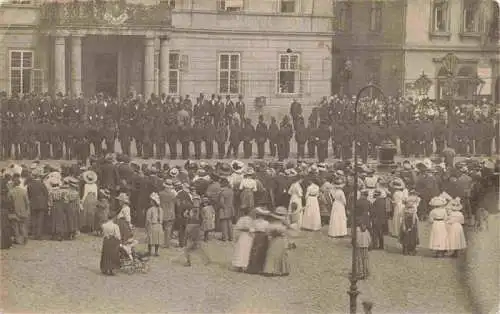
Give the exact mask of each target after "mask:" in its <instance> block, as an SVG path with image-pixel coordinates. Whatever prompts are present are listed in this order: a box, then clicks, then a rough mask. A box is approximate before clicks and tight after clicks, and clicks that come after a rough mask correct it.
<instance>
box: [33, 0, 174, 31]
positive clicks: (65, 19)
mask: <svg viewBox="0 0 500 314" xmlns="http://www.w3.org/2000/svg"><path fill="white" fill-rule="evenodd" d="M40 22H41V26H42V27H47V28H50V27H57V26H79V27H82V28H89V27H92V26H155V27H170V26H171V25H172V23H171V22H172V16H171V10H170V7H169V6H168V4H167V3H166V2H164V1H161V2H160V3H159V4H156V5H149V6H147V5H143V4H132V3H127V2H126V1H125V0H122V1H103V0H91V1H76V0H75V1H73V2H67V3H57V2H52V3H44V4H42V6H41V19H40Z"/></svg>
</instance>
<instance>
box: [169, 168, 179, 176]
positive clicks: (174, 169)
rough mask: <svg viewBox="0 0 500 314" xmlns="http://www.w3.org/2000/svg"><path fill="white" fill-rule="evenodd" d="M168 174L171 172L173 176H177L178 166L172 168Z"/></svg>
mask: <svg viewBox="0 0 500 314" xmlns="http://www.w3.org/2000/svg"><path fill="white" fill-rule="evenodd" d="M168 174H169V175H170V176H171V177H176V176H177V175H178V174H179V169H177V168H172V169H170V171H169V172H168Z"/></svg>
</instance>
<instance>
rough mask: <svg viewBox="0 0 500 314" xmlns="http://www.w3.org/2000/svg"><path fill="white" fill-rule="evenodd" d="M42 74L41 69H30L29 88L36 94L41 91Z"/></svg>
mask: <svg viewBox="0 0 500 314" xmlns="http://www.w3.org/2000/svg"><path fill="white" fill-rule="evenodd" d="M43 83H44V75H43V70H41V69H32V70H31V90H32V91H33V92H35V93H37V94H41V93H42V92H43Z"/></svg>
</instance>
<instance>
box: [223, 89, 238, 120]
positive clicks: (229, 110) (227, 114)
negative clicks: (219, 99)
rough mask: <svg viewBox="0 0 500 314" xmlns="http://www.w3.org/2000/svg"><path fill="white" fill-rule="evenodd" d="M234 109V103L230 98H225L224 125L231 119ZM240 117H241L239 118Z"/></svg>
mask: <svg viewBox="0 0 500 314" xmlns="http://www.w3.org/2000/svg"><path fill="white" fill-rule="evenodd" d="M235 111H236V108H235V107H234V103H233V101H232V100H231V96H229V95H227V96H226V105H225V108H224V118H225V119H226V124H229V123H230V122H231V120H232V119H233V116H234V113H235ZM240 117H241V116H240Z"/></svg>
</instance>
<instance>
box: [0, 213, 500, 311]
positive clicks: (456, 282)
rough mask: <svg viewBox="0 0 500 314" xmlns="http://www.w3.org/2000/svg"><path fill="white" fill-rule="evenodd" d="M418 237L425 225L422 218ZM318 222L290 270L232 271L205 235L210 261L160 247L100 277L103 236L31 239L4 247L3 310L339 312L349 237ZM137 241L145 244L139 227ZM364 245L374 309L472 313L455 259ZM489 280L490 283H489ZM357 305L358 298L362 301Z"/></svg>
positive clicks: (343, 305) (365, 289)
mask: <svg viewBox="0 0 500 314" xmlns="http://www.w3.org/2000/svg"><path fill="white" fill-rule="evenodd" d="M421 230H422V234H421V242H422V243H423V244H425V243H427V238H428V232H429V226H428V224H426V223H423V224H422V228H421ZM326 233H327V230H325V228H323V230H322V231H321V232H318V233H302V234H300V235H299V236H298V237H297V238H296V239H295V242H296V243H297V249H295V250H292V251H290V260H291V265H292V274H291V275H290V276H289V277H283V278H266V277H261V276H257V275H247V274H241V273H235V272H232V271H231V270H230V261H231V253H232V244H231V243H226V242H220V241H218V240H211V241H210V242H209V243H208V244H206V250H207V252H208V254H209V256H210V258H211V259H212V263H211V264H209V265H207V266H205V265H203V264H202V263H201V259H199V258H198V259H195V260H194V261H193V266H192V267H191V268H186V267H183V265H182V264H183V257H182V251H180V250H179V249H175V248H173V249H162V250H161V251H160V255H161V256H160V257H155V258H152V259H151V260H150V262H149V263H150V266H151V270H150V272H149V273H147V274H135V275H126V274H119V275H118V276H115V277H105V276H103V275H101V274H100V272H99V258H100V250H101V241H102V240H101V239H100V238H97V237H93V236H86V235H80V236H79V237H78V239H77V240H75V241H71V242H69V241H68V242H53V241H29V243H28V244H27V245H26V246H24V247H23V246H16V247H14V248H13V249H11V250H6V251H2V252H1V254H2V264H1V265H2V276H1V285H2V289H1V291H2V298H1V301H2V304H1V305H0V311H2V312H5V313H13V312H23V313H28V312H32V313H35V312H36V313H83V312H85V313H104V312H115V313H116V312H118V313H133V312H144V313H159V312H163V313H165V312H169V313H346V312H347V310H348V301H349V299H348V295H347V294H346V291H347V289H348V287H349V281H348V279H347V275H348V273H349V271H350V265H351V248H350V240H349V238H345V239H332V238H328V237H327V236H326ZM138 238H139V239H140V240H142V241H141V242H142V243H141V244H139V249H140V250H144V249H145V245H144V242H143V240H144V234H143V233H140V234H139V235H138ZM386 241H387V244H386V250H385V251H372V252H371V253H370V264H371V277H370V278H369V279H368V280H367V281H364V282H360V283H359V290H360V292H361V294H360V296H359V297H358V301H359V303H361V301H363V300H370V301H372V302H374V303H375V306H374V311H373V312H374V313H471V309H470V307H469V303H470V302H469V296H468V292H467V289H465V288H464V287H465V285H463V283H462V281H461V276H460V275H459V274H460V272H461V271H464V269H463V268H462V267H460V265H461V262H462V261H461V259H457V260H454V259H449V258H446V259H434V258H432V257H430V256H431V254H430V252H429V251H428V250H426V249H420V250H419V252H418V256H414V257H410V256H403V255H401V254H400V250H399V247H398V245H397V243H396V241H395V239H392V238H389V237H387V238H386ZM491 287H492V288H494V286H491ZM359 312H361V306H359Z"/></svg>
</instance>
